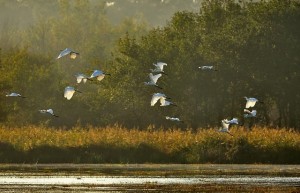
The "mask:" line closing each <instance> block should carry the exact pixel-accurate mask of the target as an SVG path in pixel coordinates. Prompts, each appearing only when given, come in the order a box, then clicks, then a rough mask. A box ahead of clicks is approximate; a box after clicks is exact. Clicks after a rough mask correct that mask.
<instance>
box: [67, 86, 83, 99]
mask: <svg viewBox="0 0 300 193" xmlns="http://www.w3.org/2000/svg"><path fill="white" fill-rule="evenodd" d="M75 92H79V93H81V92H80V91H79V90H76V89H75V88H74V87H72V86H67V87H66V88H65V92H64V97H65V98H67V99H68V100H70V99H71V98H72V97H73V94H74V93H75Z"/></svg>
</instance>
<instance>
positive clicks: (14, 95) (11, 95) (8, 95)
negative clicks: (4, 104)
mask: <svg viewBox="0 0 300 193" xmlns="http://www.w3.org/2000/svg"><path fill="white" fill-rule="evenodd" d="M5 96H6V97H20V98H26V97H24V96H22V95H21V94H19V93H15V92H12V93H10V94H7V95H5Z"/></svg>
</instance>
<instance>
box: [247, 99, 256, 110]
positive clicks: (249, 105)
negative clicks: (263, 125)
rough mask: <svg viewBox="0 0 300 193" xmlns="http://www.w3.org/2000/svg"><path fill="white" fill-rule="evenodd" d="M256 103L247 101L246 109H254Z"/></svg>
mask: <svg viewBox="0 0 300 193" xmlns="http://www.w3.org/2000/svg"><path fill="white" fill-rule="evenodd" d="M255 103H256V101H253V100H247V103H246V108H247V109H248V108H250V107H254V105H255Z"/></svg>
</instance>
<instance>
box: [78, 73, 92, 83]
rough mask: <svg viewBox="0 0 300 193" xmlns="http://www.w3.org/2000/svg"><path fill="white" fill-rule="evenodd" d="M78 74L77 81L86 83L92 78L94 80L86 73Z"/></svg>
mask: <svg viewBox="0 0 300 193" xmlns="http://www.w3.org/2000/svg"><path fill="white" fill-rule="evenodd" d="M75 76H76V80H77V83H81V82H83V83H86V81H87V80H90V81H92V79H90V78H89V77H88V76H87V75H85V74H77V75H75Z"/></svg>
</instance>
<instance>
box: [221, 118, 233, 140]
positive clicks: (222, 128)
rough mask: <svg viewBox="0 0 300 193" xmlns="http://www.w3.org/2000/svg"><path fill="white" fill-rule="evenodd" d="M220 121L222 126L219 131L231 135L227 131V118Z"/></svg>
mask: <svg viewBox="0 0 300 193" xmlns="http://www.w3.org/2000/svg"><path fill="white" fill-rule="evenodd" d="M221 123H222V127H221V128H220V129H219V132H224V133H228V134H229V135H231V136H233V135H232V134H231V133H229V126H230V124H229V123H228V120H227V119H223V120H222V121H221Z"/></svg>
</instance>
